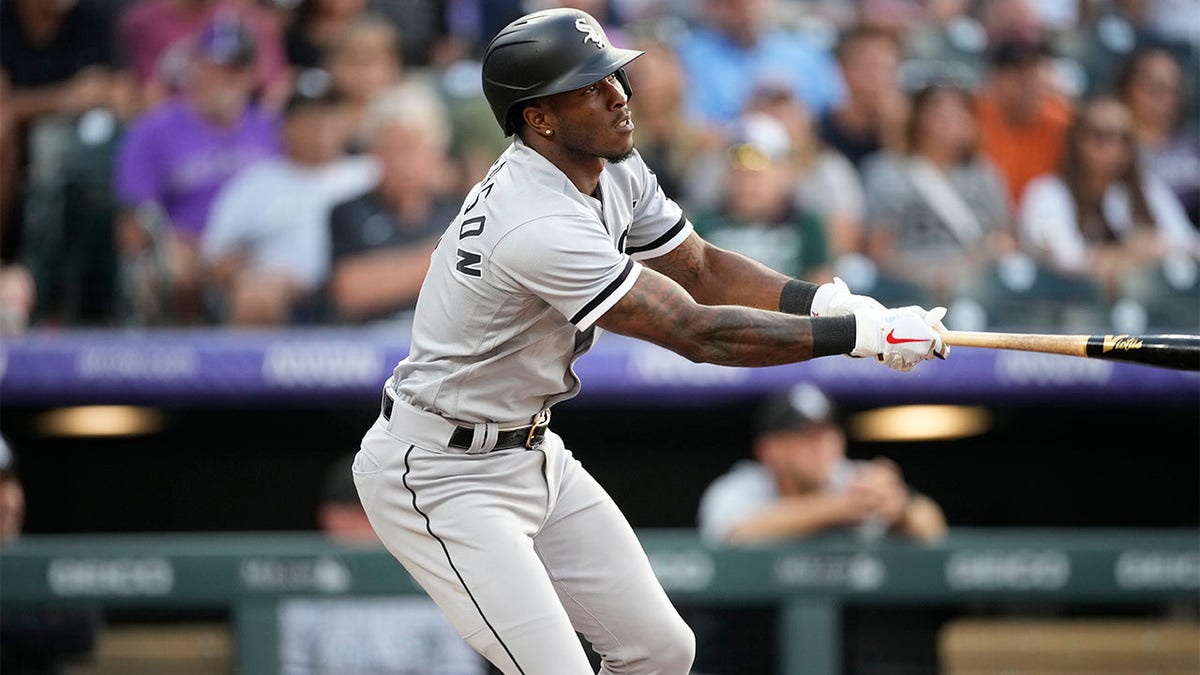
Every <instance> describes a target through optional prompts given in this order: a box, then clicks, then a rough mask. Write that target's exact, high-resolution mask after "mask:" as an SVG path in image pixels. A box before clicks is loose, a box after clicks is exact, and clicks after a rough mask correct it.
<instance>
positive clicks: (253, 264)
mask: <svg viewBox="0 0 1200 675" xmlns="http://www.w3.org/2000/svg"><path fill="white" fill-rule="evenodd" d="M309 82H311V86H313V87H315V89H314V90H311V91H305V90H304V89H303V88H300V89H298V90H297V91H296V93H294V94H293V95H292V97H291V99H289V101H288V103H287V106H286V108H285V110H284V121H283V127H282V130H281V140H282V144H283V149H284V154H283V155H281V156H279V157H271V158H267V159H263V160H261V161H259V162H257V163H255V164H253V165H251V166H250V167H248V168H246V169H245V170H244V171H241V172H240V173H238V174H237V175H235V176H234V177H233V178H232V179H230V181H229V182H228V183H227V184H226V185H225V187H224V188H222V190H221V192H220V193H219V194H218V195H217V197H216V201H215V202H214V203H213V208H212V212H211V213H210V215H209V219H208V225H207V227H205V229H204V232H203V234H202V235H201V241H200V257H201V260H202V261H203V264H204V266H205V268H206V270H207V278H208V280H209V282H210V284H211V287H212V289H213V290H214V291H215V296H216V298H215V299H217V300H218V301H219V306H218V308H217V311H216V312H215V313H216V314H217V315H218V316H221V317H223V318H224V319H225V320H226V321H228V322H230V323H234V324H242V325H246V324H256V325H278V324H285V323H289V322H296V321H303V320H305V319H310V318H314V315H315V314H317V313H318V309H319V308H318V307H317V304H318V303H317V299H318V298H317V295H318V289H319V288H320V287H321V286H322V284H323V283H324V282H325V280H326V277H327V276H328V272H329V258H330V243H329V228H328V226H327V223H328V220H329V212H330V211H331V210H332V208H333V206H334V205H335V204H338V203H339V202H342V201H345V200H346V199H349V198H350V197H353V196H355V195H358V194H362V192H363V191H365V190H367V189H368V188H370V187H371V186H372V185H374V184H375V182H376V181H377V180H378V174H379V171H378V167H377V165H376V162H375V160H374V158H372V157H368V156H356V157H347V156H345V155H344V154H343V148H344V147H345V140H346V133H345V127H344V125H343V124H342V119H341V116H340V109H339V108H338V105H339V103H340V98H339V97H338V96H337V95H336V94H335V93H334V92H333V91H332V89H330V88H329V87H328V85H327V83H326V84H325V86H322V83H320V82H315V81H312V80H311V79H310V80H309ZM300 84H301V85H303V84H305V82H303V81H302V82H301V83H300ZM306 310H307V311H306Z"/></svg>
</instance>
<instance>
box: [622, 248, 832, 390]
mask: <svg viewBox="0 0 1200 675" xmlns="http://www.w3.org/2000/svg"><path fill="white" fill-rule="evenodd" d="M599 325H600V327H602V328H604V329H605V330H608V331H612V332H615V333H620V334H622V335H628V336H630V337H636V338H640V339H643V340H647V341H649V342H653V343H655V344H657V345H659V346H662V347H666V348H667V349H670V350H672V351H674V352H676V353H678V354H680V355H682V356H684V357H686V358H688V359H690V360H692V361H697V362H702V363H715V364H719V365H727V366H771V365H779V364H784V363H794V362H796V361H804V360H807V359H810V358H814V357H817V356H827V355H830V354H845V353H848V352H850V351H851V350H852V349H854V347H855V319H854V317H828V318H824V317H823V318H816V319H813V318H807V317H798V316H792V315H789V314H783V313H781V312H769V311H764V310H760V309H753V308H750V307H737V306H718V307H708V306H704V305H700V304H697V303H696V302H695V301H694V300H693V299H692V297H691V296H690V295H688V294H687V293H686V292H684V290H683V289H682V288H680V287H679V285H678V284H676V283H674V282H673V281H672V280H670V279H668V278H666V277H664V276H663V275H661V274H658V273H657V272H655V271H653V270H650V269H645V270H642V272H641V275H640V276H639V277H638V280H637V282H636V283H635V284H634V287H633V288H632V289H630V291H629V292H628V293H626V294H625V296H624V297H622V298H621V300H620V301H619V302H617V304H616V305H614V306H613V307H612V309H610V310H609V311H608V312H607V313H606V314H605V315H604V316H603V317H602V318H601V319H600V322H599Z"/></svg>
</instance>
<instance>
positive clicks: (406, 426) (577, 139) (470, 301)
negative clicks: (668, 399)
mask: <svg viewBox="0 0 1200 675" xmlns="http://www.w3.org/2000/svg"><path fill="white" fill-rule="evenodd" d="M640 55H641V52H638V51H632V50H627V49H619V48H616V47H614V46H612V45H611V44H610V43H609V42H608V38H607V37H606V36H605V34H604V31H603V30H602V29H601V28H600V25H599V24H598V23H597V22H596V20H595V19H593V18H592V17H591V16H589V15H587V14H586V13H584V12H581V11H578V10H573V9H555V10H548V11H543V12H537V13H534V14H530V15H527V16H525V17H522V18H520V19H518V20H517V21H514V22H513V23H511V24H509V25H508V26H507V27H505V28H504V29H503V30H501V31H500V33H499V34H498V35H497V36H496V37H495V38H494V39H493V40H492V42H491V44H490V45H488V47H487V50H486V52H485V54H484V57H483V86H484V92H485V94H486V96H487V99H488V102H489V104H490V105H491V108H492V111H493V113H494V114H495V116H496V121H497V122H498V123H499V124H500V125H501V127H503V129H504V131H505V134H506V135H515V138H514V140H513V142H512V145H511V146H510V147H509V148H508V150H506V151H505V152H504V153H503V154H502V155H501V156H500V158H499V159H498V160H496V162H495V164H494V165H493V166H492V167H491V169H490V170H489V171H488V172H487V175H486V176H484V177H483V180H481V181H480V182H479V183H478V184H477V185H476V186H475V187H474V188H473V189H472V190H471V191H470V193H469V194H468V195H467V198H466V200H465V201H464V203H463V205H462V208H461V210H460V211H459V213H458V216H457V217H456V218H455V219H454V221H453V222H451V223H450V226H449V228H448V229H447V230H446V232H445V234H444V235H443V236H442V238H441V241H440V242H439V244H438V246H437V248H436V250H435V251H434V254H433V257H432V260H431V264H430V269H429V273H428V275H427V277H426V279H425V283H424V286H423V287H422V289H421V293H420V297H419V299H418V300H417V307H416V312H415V316H414V319H413V332H412V345H411V348H410V352H409V356H408V357H407V358H406V359H404V360H403V361H402V362H400V364H399V365H397V366H396V369H395V371H394V373H393V376H392V377H391V378H390V379H389V380H388V382H387V384H386V385H385V387H384V396H383V406H382V412H381V414H380V416H379V418H378V419H377V420H376V422H375V424H374V425H373V426H372V427H371V429H370V430H369V431H368V432H367V434H366V436H365V437H364V439H363V442H362V447H361V449H360V451H359V453H358V455H357V456H356V458H355V462H354V468H353V471H354V476H355V483H356V485H357V487H358V493H359V497H360V498H361V499H362V502H363V506H364V507H365V508H366V511H367V514H368V517H369V519H370V521H371V524H372V526H373V527H374V528H375V531H376V532H377V533H378V534H379V537H380V539H381V540H382V541H383V542H384V544H385V545H386V546H387V548H388V550H389V551H390V552H391V553H392V555H394V556H395V557H396V558H397V559H398V560H399V561H400V562H401V564H403V565H404V567H405V569H407V570H408V571H409V573H410V574H411V575H412V576H413V578H414V579H416V581H417V582H418V583H419V584H420V585H421V586H422V588H424V589H425V590H426V592H428V593H429V595H430V597H432V598H433V600H434V601H435V602H436V603H437V604H438V605H439V606H440V607H441V609H442V611H443V612H445V614H446V616H447V617H449V619H450V621H451V623H453V624H454V626H455V628H456V629H457V630H458V631H459V633H460V634H461V635H462V636H463V638H464V639H465V640H466V641H467V642H468V643H469V644H470V645H471V646H472V647H474V648H475V649H476V650H477V651H479V652H480V653H481V654H483V656H484V657H486V658H487V659H488V660H489V661H491V662H492V663H493V664H495V666H496V667H497V668H499V669H500V670H501V671H502V672H504V673H506V674H508V675H515V674H520V675H582V674H583V673H590V672H591V669H590V666H589V663H588V659H587V656H586V655H585V653H584V651H583V649H581V647H580V645H579V641H578V639H577V637H576V634H575V633H576V631H578V632H580V633H582V634H583V636H584V637H585V638H586V639H587V640H588V641H589V642H590V643H591V645H592V648H593V649H594V650H595V651H596V652H597V653H598V654H599V655H600V657H601V661H602V664H603V665H602V668H601V673H628V674H649V673H663V674H669V675H683V674H684V673H687V672H688V670H689V667H690V665H691V662H692V657H693V653H694V651H695V641H694V638H693V636H692V633H691V630H690V629H689V628H688V627H687V625H686V624H685V623H684V622H683V620H682V619H681V618H680V617H679V615H678V613H677V612H676V611H675V609H674V608H673V607H672V606H671V603H670V601H669V600H668V599H667V596H666V594H665V593H664V592H663V590H662V588H661V587H660V585H659V584H658V581H657V580H656V579H655V577H654V573H653V572H652V571H651V569H650V564H649V562H648V560H647V558H646V555H645V554H644V553H643V551H642V549H641V546H640V545H639V543H638V540H637V537H636V536H635V535H634V533H633V530H632V528H631V527H630V526H629V523H628V522H627V521H626V520H625V517H624V515H622V513H621V512H620V510H619V509H618V508H617V506H616V504H614V502H613V501H612V499H611V498H610V497H609V496H608V494H607V493H606V492H605V491H604V489H603V488H601V487H600V485H599V484H598V483H597V482H596V481H595V480H594V479H593V478H592V477H591V476H590V475H589V474H588V473H587V471H585V470H584V469H583V467H582V466H581V465H580V463H579V462H578V461H577V460H576V459H575V458H574V457H573V456H572V454H571V452H570V451H569V450H567V449H566V447H564V445H563V440H562V439H561V438H559V436H558V435H556V434H555V433H554V432H553V431H552V430H551V429H550V428H549V424H550V410H551V408H552V407H553V406H554V404H555V403H558V402H559V401H562V400H565V399H568V398H570V397H572V396H574V395H575V394H576V393H577V392H578V391H579V386H580V385H579V380H578V379H577V378H576V376H575V373H574V372H573V370H572V367H571V366H572V363H573V362H574V361H575V359H577V358H579V357H580V356H581V355H582V354H583V353H584V352H586V351H587V350H588V349H589V348H590V347H591V345H592V343H593V341H594V340H595V339H596V335H597V334H598V333H599V331H600V329H604V330H610V331H614V332H617V333H622V334H625V335H629V336H633V337H637V338H641V339H645V340H649V341H650V342H653V343H656V344H659V345H662V346H663V347H666V348H668V349H671V350H674V351H676V352H678V353H679V354H682V355H684V356H686V357H687V358H690V359H692V360H695V361H704V362H710V363H720V364H726V365H741V366H747V365H771V364H781V363H788V362H794V361H801V360H805V359H809V358H814V357H819V356H826V355H832V354H847V353H848V354H851V355H855V356H874V357H878V358H880V359H881V360H882V361H883V362H884V363H885V364H887V365H889V366H891V367H894V368H897V369H900V370H908V369H911V368H913V367H914V366H916V365H917V364H918V363H919V362H920V361H922V360H924V359H928V358H931V357H933V356H934V355H937V354H940V353H942V350H943V344H942V340H941V337H940V336H939V333H938V332H937V331H935V330H934V329H933V328H931V326H930V323H933V322H934V321H935V320H936V318H937V317H938V315H937V314H935V313H934V312H930V313H929V316H926V314H925V313H924V312H923V311H918V310H915V309H902V310H885V309H884V308H883V307H881V306H880V305H879V303H877V302H875V301H874V300H872V299H870V298H867V297H864V296H857V295H853V294H851V293H850V292H849V291H848V290H847V289H846V287H845V285H844V284H841V283H830V284H825V285H821V286H816V285H813V284H808V283H805V282H803V281H799V280H794V279H789V278H787V277H784V276H782V275H780V274H777V273H775V272H772V271H770V270H769V269H767V268H766V267H764V266H761V265H759V264H758V263H755V262H752V261H751V260H749V259H748V258H744V257H742V256H739V255H736V254H732V253H728V252H725V251H722V250H720V249H718V248H716V247H713V246H711V245H709V244H707V243H705V242H704V241H703V240H702V239H700V238H699V237H698V236H696V235H695V234H694V233H693V231H692V226H691V224H690V223H689V222H688V220H687V219H686V218H685V217H684V215H683V213H682V212H681V210H680V208H679V207H678V206H677V205H676V204H675V203H674V202H672V201H671V200H669V199H667V198H665V197H664V196H663V193H662V191H661V190H660V189H659V188H658V184H657V182H656V180H655V178H654V174H653V173H651V172H650V170H649V169H647V168H646V165H645V164H644V163H643V162H642V160H641V158H640V157H639V156H638V154H637V152H636V151H635V150H634V148H633V131H634V129H633V123H632V122H631V120H630V109H629V106H628V102H629V97H630V94H631V90H630V86H629V81H628V79H627V78H626V76H625V71H624V70H623V69H624V67H625V65H626V64H628V63H629V62H630V61H632V60H633V59H635V58H637V57H638V56H640Z"/></svg>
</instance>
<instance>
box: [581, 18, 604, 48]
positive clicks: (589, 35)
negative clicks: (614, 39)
mask: <svg viewBox="0 0 1200 675" xmlns="http://www.w3.org/2000/svg"><path fill="white" fill-rule="evenodd" d="M575 30H577V31H579V32H580V33H583V43H584V44H587V43H589V42H595V43H596V49H604V38H602V37H600V32H599V31H597V30H596V27H595V26H593V25H592V24H590V23H588V21H587V19H575Z"/></svg>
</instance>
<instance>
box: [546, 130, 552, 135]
mask: <svg viewBox="0 0 1200 675" xmlns="http://www.w3.org/2000/svg"><path fill="white" fill-rule="evenodd" d="M552 133H554V131H553V130H552V129H547V130H546V135H547V136H549V135H550V134H552Z"/></svg>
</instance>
